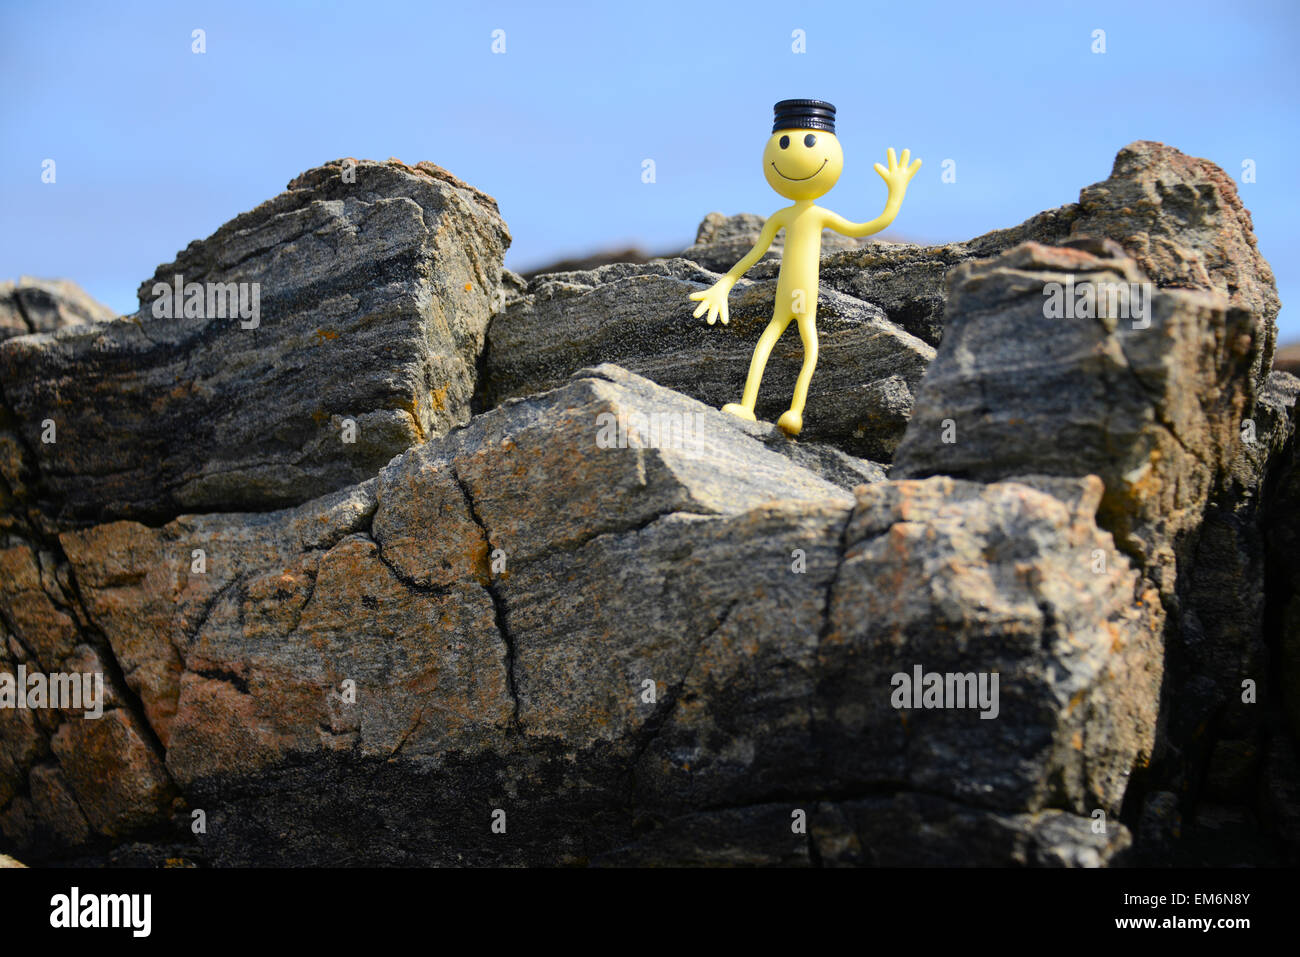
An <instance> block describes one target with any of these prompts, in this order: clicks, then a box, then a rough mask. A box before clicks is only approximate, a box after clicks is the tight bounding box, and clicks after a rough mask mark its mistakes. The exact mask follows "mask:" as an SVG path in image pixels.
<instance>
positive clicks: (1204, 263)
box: [479, 142, 1279, 461]
mask: <svg viewBox="0 0 1300 957" xmlns="http://www.w3.org/2000/svg"><path fill="white" fill-rule="evenodd" d="M762 223H763V220H762V218H761V217H759V216H755V215H752V214H740V215H738V216H732V217H725V216H723V215H722V214H720V213H710V214H709V215H708V216H707V217H706V218H705V219H704V221H703V222H702V223H701V224H700V228H699V232H698V235H697V237H696V242H695V244H694V245H693V246H691V247H690V248H688V249H686V250H685V251H683V252H682V253H681V258H680V259H669V260H658V261H652V262H650V263H647V264H632V263H625V264H618V265H611V266H606V267H602V268H599V269H595V270H590V271H586V272H566V273H553V274H549V275H538V276H534V277H532V278H531V279H530V280H528V281H527V282H526V283H523V284H522V289H520V290H513V289H512V290H511V292H510V295H509V297H508V299H509V301H508V302H507V305H506V308H505V309H504V310H503V312H502V314H501V315H500V316H499V317H498V318H497V319H496V321H494V322H493V323H492V326H491V329H490V331H489V344H488V352H487V360H486V376H485V378H484V382H483V387H482V388H481V390H480V396H479V402H480V406H481V407H490V406H492V405H494V404H496V403H498V402H500V401H501V400H503V399H505V398H509V397H514V396H521V395H528V394H530V393H532V392H537V391H540V390H543V389H549V388H554V386H555V385H557V384H558V383H559V382H561V381H563V380H564V378H565V377H566V376H568V375H570V374H571V373H573V372H574V371H575V370H577V369H578V368H581V367H582V366H585V365H590V364H593V363H596V362H601V361H609V362H617V363H618V364H620V365H622V366H624V367H626V368H628V369H630V370H632V371H634V372H637V373H639V374H641V375H645V376H649V377H650V378H652V379H654V380H655V381H656V382H659V383H660V384H662V385H666V386H668V387H670V388H673V389H677V390H679V391H681V392H684V393H686V394H688V395H691V396H693V397H695V398H697V399H699V400H701V401H703V402H707V403H709V404H710V405H715V406H720V405H722V404H724V403H726V402H732V401H737V399H738V397H739V396H740V393H741V391H742V390H743V387H744V382H745V378H746V376H747V374H748V371H749V361H750V357H751V356H752V354H753V348H754V344H755V342H756V341H757V339H758V336H759V334H760V333H761V332H762V330H763V328H764V327H765V326H766V324H767V321H768V320H769V319H770V318H771V302H772V296H773V291H774V289H775V283H776V276H777V270H778V269H779V266H780V254H781V249H782V245H781V242H780V238H781V237H780V236H779V235H778V237H777V239H778V241H777V242H775V243H774V244H773V247H772V249H771V250H770V251H769V253H768V254H767V255H766V256H765V257H764V259H763V260H761V261H760V262H759V263H758V264H757V265H756V266H754V267H753V268H752V269H751V270H750V271H749V273H748V274H747V278H746V279H744V280H741V281H740V282H739V283H737V285H736V288H735V289H734V290H733V292H732V296H731V306H732V308H731V316H732V321H731V323H730V324H729V325H727V326H724V325H721V324H717V325H714V326H708V325H707V324H705V323H704V322H703V320H699V319H694V318H693V316H692V313H693V312H694V307H695V303H694V302H692V301H690V300H689V298H688V297H689V296H690V294H691V293H692V292H696V291H698V290H700V289H703V288H706V287H707V286H708V285H710V284H712V283H713V282H714V281H716V279H717V278H718V276H717V273H720V272H725V271H726V270H727V269H729V268H731V266H732V265H734V264H735V263H736V262H737V261H738V260H739V259H740V258H741V257H742V256H743V255H744V254H745V253H746V252H748V250H749V248H750V247H751V246H752V245H753V243H754V241H755V240H756V239H757V238H758V233H759V230H760V229H761V227H762ZM1085 238H1093V239H1101V238H1109V239H1111V240H1113V241H1115V242H1117V243H1119V244H1120V246H1121V247H1123V248H1124V250H1125V251H1126V252H1127V253H1128V254H1129V255H1130V256H1132V257H1134V258H1135V259H1136V261H1137V264H1138V267H1139V268H1140V269H1142V270H1143V271H1144V272H1145V274H1146V275H1147V276H1148V277H1149V278H1150V280H1151V281H1152V282H1154V283H1155V284H1156V285H1157V286H1158V287H1160V288H1185V289H1195V290H1206V291H1215V292H1219V293H1221V294H1223V295H1224V296H1225V297H1227V300H1228V305H1229V306H1231V307H1235V308H1237V309H1238V310H1240V312H1241V314H1242V315H1249V316H1250V321H1251V326H1252V336H1253V338H1254V341H1255V349H1254V352H1253V353H1252V363H1253V365H1252V376H1253V378H1254V380H1255V381H1256V383H1257V384H1260V383H1262V379H1263V376H1264V375H1265V374H1266V373H1267V371H1268V369H1269V367H1270V362H1271V355H1272V350H1273V344H1274V339H1275V337H1276V326H1275V321H1274V320H1275V318H1276V316H1277V312H1278V308H1279V305H1278V300H1277V292H1276V287H1275V285H1274V282H1273V275H1272V272H1271V270H1270V269H1269V267H1268V264H1267V262H1265V261H1264V259H1263V257H1262V256H1260V254H1259V251H1258V248H1257V246H1256V243H1255V237H1254V232H1253V227H1252V224H1251V219H1250V214H1249V212H1247V211H1246V210H1245V208H1244V207H1243V206H1242V204H1241V200H1240V198H1239V197H1238V195H1237V192H1236V188H1235V186H1234V185H1233V183H1232V181H1231V180H1230V179H1229V178H1228V177H1226V176H1225V175H1224V174H1223V172H1222V170H1220V169H1219V168H1218V167H1216V166H1214V165H1213V164H1212V163H1209V162H1207V161H1206V160H1201V159H1195V158H1193V157H1188V156H1186V155H1184V154H1183V153H1180V152H1179V151H1178V150H1176V149H1173V148H1171V147H1168V146H1164V145H1163V144H1159V143H1150V142H1137V143H1133V144H1131V145H1130V146H1127V147H1125V148H1124V149H1123V150H1121V151H1120V153H1119V155H1118V156H1117V157H1116V160H1115V166H1114V169H1113V170H1112V172H1111V176H1110V178H1109V179H1107V180H1104V181H1103V182H1100V183H1097V184H1094V185H1093V186H1090V187H1087V188H1085V189H1084V190H1083V191H1082V192H1081V194H1080V200H1079V202H1078V203H1072V204H1068V205H1066V206H1062V207H1060V208H1059V209H1055V210H1049V211H1047V212H1043V213H1040V214H1038V215H1037V216H1034V217H1032V218H1030V219H1029V220H1027V221H1026V222H1024V223H1022V224H1021V225H1019V226H1016V227H1012V228H1010V229H1001V230H995V231H994V232H991V233H988V234H986V235H984V236H980V237H977V238H975V239H972V240H969V241H967V242H958V243H947V244H943V245H937V246H918V245H913V244H909V243H889V242H881V241H875V240H866V241H862V240H855V239H847V238H845V237H843V236H839V235H838V234H835V233H829V232H828V233H826V234H824V237H823V249H822V264H821V287H820V292H819V297H818V303H817V315H818V323H817V325H818V335H819V346H820V350H819V360H818V365H817V371H816V373H815V375H814V377H813V386H812V392H811V393H810V396H811V397H810V402H809V408H808V412H807V413H806V414H805V416H804V421H805V433H804V435H805V437H807V438H809V439H812V440H813V441H819V442H830V443H832V444H835V445H837V446H838V447H840V448H842V449H844V450H845V451H847V452H850V453H852V454H854V455H858V456H863V457H867V458H871V459H874V460H877V461H888V460H889V459H890V457H891V455H892V453H893V451H894V449H895V447H896V446H897V444H898V441H899V438H900V437H901V434H902V432H903V429H904V428H905V427H906V423H907V419H908V418H909V416H910V415H911V413H912V409H913V407H914V405H915V402H916V399H915V394H916V388H917V382H918V378H919V375H920V371H921V370H922V369H923V368H924V366H925V364H926V363H927V362H928V361H929V360H930V358H932V356H933V352H931V351H930V350H929V349H927V348H926V346H927V345H929V346H934V345H937V344H938V343H939V341H940V340H941V338H942V336H943V329H944V314H945V309H946V293H945V282H946V277H947V275H948V273H949V271H950V270H952V269H953V268H955V267H956V266H958V265H960V264H962V263H965V262H969V261H971V260H973V259H978V258H986V257H991V256H996V255H1000V254H1001V253H1004V252H1006V251H1007V250H1009V249H1011V248H1013V247H1015V246H1017V245H1019V244H1021V243H1024V242H1038V243H1042V244H1045V245H1059V244H1062V243H1065V242H1067V241H1070V240H1078V239H1085ZM682 260H685V261H682ZM917 339H920V340H922V341H921V342H917V341H916V340H917ZM802 356H803V350H802V345H801V344H800V342H799V338H798V335H797V333H796V332H795V331H793V327H792V329H791V330H789V331H787V334H786V335H784V336H783V337H782V338H781V340H780V341H779V342H778V343H777V346H776V348H775V349H774V350H773V353H772V357H771V359H770V360H769V362H768V367H767V371H766V374H765V376H764V380H763V387H762V389H761V390H760V392H759V402H758V406H757V409H756V412H757V414H758V415H759V417H760V418H763V419H766V420H768V421H775V420H776V419H777V418H778V417H779V416H780V415H781V413H782V412H784V411H785V409H786V407H787V405H788V403H789V399H790V395H791V393H792V391H793V387H794V380H795V377H796V376H797V375H798V372H799V367H800V364H801V362H802Z"/></svg>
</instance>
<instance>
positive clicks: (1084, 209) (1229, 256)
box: [1070, 140, 1281, 384]
mask: <svg viewBox="0 0 1300 957" xmlns="http://www.w3.org/2000/svg"><path fill="white" fill-rule="evenodd" d="M1070 235H1071V236H1072V237H1080V236H1094V237H1106V238H1109V239H1112V240H1114V241H1115V242H1117V243H1119V244H1120V245H1121V246H1123V247H1124V250H1125V252H1127V253H1128V254H1129V255H1130V256H1132V257H1133V258H1134V259H1135V260H1136V261H1137V264H1138V268H1139V269H1141V270H1142V271H1143V272H1144V273H1146V274H1147V275H1148V276H1149V277H1150V278H1151V279H1152V280H1153V281H1154V282H1155V283H1156V284H1157V285H1159V286H1160V287H1161V288H1170V287H1174V288H1180V289H1203V290H1209V291H1213V292H1216V293H1219V294H1220V295H1222V296H1224V297H1225V298H1226V299H1227V301H1228V305H1229V307H1231V308H1233V309H1240V310H1242V311H1244V312H1247V313H1249V314H1250V316H1251V342H1252V346H1251V360H1252V361H1251V377H1252V380H1253V381H1254V382H1256V383H1260V384H1262V382H1263V379H1264V378H1265V377H1266V376H1267V375H1268V373H1269V371H1270V369H1271V368H1272V362H1273V349H1274V346H1275V344H1276V340H1277V323H1276V319H1277V314H1278V310H1279V309H1280V308H1281V303H1280V302H1279V300H1278V296H1277V285H1276V283H1275V282H1274V279H1273V270H1272V269H1271V268H1269V265H1268V263H1267V262H1266V261H1265V260H1264V257H1263V256H1261V255H1260V252H1259V246H1258V245H1257V244H1256V241H1255V230H1254V224H1253V222H1252V221H1251V217H1250V212H1249V211H1248V210H1247V209H1246V207H1245V206H1244V205H1243V204H1242V202H1241V197H1240V196H1239V195H1238V193H1237V185H1236V183H1234V182H1233V179H1232V177H1231V176H1229V175H1228V174H1227V173H1225V172H1224V171H1223V170H1222V169H1220V168H1219V167H1218V166H1216V165H1215V164H1214V163H1211V162H1210V161H1209V160H1204V159H1198V158H1197V157H1194V156H1188V155H1186V154H1185V153H1182V152H1180V151H1178V150H1176V149H1174V148H1173V147H1172V146H1166V145H1165V144H1163V143H1154V142H1151V141H1149V140H1139V141H1138V142H1136V143H1130V144H1129V145H1128V146H1126V147H1124V148H1123V149H1122V150H1120V151H1119V153H1118V155H1116V157H1115V166H1114V168H1113V169H1112V170H1111V174H1110V178H1109V179H1107V180H1105V181H1104V182H1101V183H1095V184H1093V185H1092V186H1089V187H1086V188H1085V189H1084V190H1083V191H1082V192H1080V194H1079V212H1078V218H1077V219H1075V221H1074V223H1073V225H1072V226H1071V229H1070Z"/></svg>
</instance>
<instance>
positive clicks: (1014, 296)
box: [891, 240, 1257, 595]
mask: <svg viewBox="0 0 1300 957" xmlns="http://www.w3.org/2000/svg"><path fill="white" fill-rule="evenodd" d="M1070 277H1073V280H1072V281H1073V282H1076V283H1082V282H1084V281H1085V279H1084V277H1086V281H1087V282H1090V283H1093V284H1097V285H1095V286H1094V287H1093V288H1094V289H1101V290H1104V289H1105V288H1106V286H1103V285H1100V284H1116V285H1118V284H1125V287H1126V288H1127V287H1128V285H1129V284H1137V286H1136V287H1135V288H1139V289H1145V290H1146V291H1147V293H1149V295H1150V300H1149V307H1148V308H1147V309H1146V312H1147V313H1149V314H1148V315H1146V316H1145V317H1143V318H1139V317H1137V316H1136V315H1132V316H1131V317H1130V318H1121V316H1123V315H1130V313H1126V312H1125V311H1124V309H1123V307H1122V306H1117V305H1116V304H1115V303H1113V302H1109V301H1103V302H1101V305H1102V306H1104V307H1105V308H1104V309H1101V310H1099V311H1101V312H1102V316H1101V317H1100V318H1048V316H1047V314H1046V313H1047V310H1048V308H1049V304H1050V302H1051V297H1050V296H1045V293H1048V292H1051V291H1052V289H1053V286H1052V284H1057V288H1061V287H1064V284H1065V283H1066V282H1067V281H1071V280H1070ZM1102 298H1103V299H1105V297H1102ZM1133 311H1134V312H1136V306H1134V307H1133ZM1252 323H1253V319H1252V317H1251V314H1250V313H1247V312H1245V311H1243V310H1240V309H1235V308H1232V307H1230V306H1228V305H1227V304H1226V302H1225V300H1224V299H1223V298H1222V297H1220V296H1218V295H1217V294H1216V293H1210V292H1188V291H1183V290H1164V289H1153V288H1152V286H1151V284H1150V282H1149V280H1148V278H1147V277H1145V276H1144V275H1143V274H1142V273H1141V272H1140V271H1139V270H1138V269H1137V267H1136V265H1135V264H1134V263H1133V261H1132V260H1130V259H1128V258H1126V257H1125V256H1124V255H1123V254H1122V252H1121V251H1120V250H1119V249H1118V247H1116V246H1115V245H1114V244H1112V243H1110V242H1109V241H1101V242H1097V241H1093V240H1081V241H1078V242H1077V243H1076V244H1074V245H1072V246H1071V247H1068V248H1066V247H1046V246H1041V245H1038V244H1036V243H1026V244H1024V245H1023V246H1019V247H1016V248H1015V249H1012V250H1010V251H1008V252H1007V253H1004V254H1003V255H1001V256H999V257H997V258H995V259H993V260H990V261H986V262H975V263H969V264H966V265H963V266H960V267H958V268H957V269H956V270H954V272H953V273H952V275H951V277H950V285H949V311H948V328H947V331H946V333H945V335H944V341H943V344H942V347H941V348H940V350H939V354H938V356H937V357H936V359H935V361H934V362H933V363H932V364H931V366H930V368H929V370H928V371H927V373H926V377H925V379H924V381H923V383H922V385H921V387H920V399H919V401H918V405H917V408H916V410H915V412H914V413H913V415H912V418H911V420H910V422H909V423H908V427H907V432H906V433H905V435H904V437H903V440H902V442H901V444H900V446H899V448H898V450H897V453H896V455H895V460H894V470H893V472H892V473H891V474H893V475H895V476H899V477H920V476H925V475H934V474H945V475H957V476H962V477H965V478H975V479H980V480H982V481H993V480H995V479H998V478H1002V477H1005V476H1008V475H1014V474H1025V473H1041V474H1047V475H1062V476H1082V475H1089V474H1093V475H1098V476H1100V477H1101V478H1102V480H1103V482H1104V483H1105V486H1106V492H1105V495H1104V496H1103V499H1102V503H1101V509H1102V519H1101V520H1102V524H1103V525H1104V526H1105V527H1107V528H1108V529H1110V530H1111V531H1112V532H1113V533H1114V534H1115V536H1116V541H1117V543H1118V544H1119V546H1120V547H1121V548H1122V549H1123V550H1125V551H1126V552H1127V553H1129V554H1130V555H1133V556H1135V557H1137V559H1138V560H1139V562H1140V563H1141V565H1142V566H1143V568H1144V570H1145V572H1146V574H1148V575H1149V576H1150V577H1151V579H1152V580H1153V581H1154V582H1155V583H1156V584H1157V585H1158V586H1159V587H1160V588H1161V589H1162V592H1163V593H1164V594H1166V595H1169V594H1172V589H1173V584H1174V570H1175V564H1176V562H1175V556H1176V553H1177V552H1178V551H1179V550H1180V549H1184V548H1186V547H1187V546H1188V544H1189V542H1190V541H1191V539H1192V537H1193V536H1194V533H1195V532H1196V531H1197V530H1198V528H1199V525H1200V520H1201V516H1202V513H1203V512H1204V510H1205V506H1206V504H1207V502H1208V500H1209V497H1210V493H1211V491H1212V489H1213V488H1214V486H1215V484H1216V480H1217V478H1218V475H1219V473H1220V472H1221V471H1223V470H1224V469H1225V468H1226V466H1227V463H1228V462H1229V461H1230V459H1231V458H1232V457H1233V456H1234V455H1235V454H1236V449H1237V445H1238V442H1239V434H1238V433H1239V429H1240V422H1241V420H1242V417H1243V414H1244V412H1245V410H1246V409H1247V408H1248V407H1249V402H1250V398H1251V396H1252V389H1251V386H1250V381H1251V380H1250V369H1251V365H1252V362H1253V361H1254V360H1255V358H1256V357H1257V356H1256V348H1255V345H1254V340H1253V338H1252V336H1251V328H1252Z"/></svg>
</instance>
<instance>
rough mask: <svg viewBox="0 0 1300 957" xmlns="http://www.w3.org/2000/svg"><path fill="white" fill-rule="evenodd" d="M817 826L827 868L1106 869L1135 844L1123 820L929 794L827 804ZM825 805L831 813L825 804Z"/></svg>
mask: <svg viewBox="0 0 1300 957" xmlns="http://www.w3.org/2000/svg"><path fill="white" fill-rule="evenodd" d="M829 809H830V810H832V811H833V812H834V813H833V814H832V816H831V819H830V821H828V822H827V823H826V824H825V825H822V824H820V822H819V824H817V825H814V830H813V837H814V845H815V847H816V848H817V850H818V856H819V857H820V860H821V862H822V864H823V865H824V866H828V867H836V866H849V865H855V866H856V865H870V866H874V867H952V866H965V867H1006V866H1008V865H1013V866H1020V867H1102V866H1105V865H1107V864H1109V863H1111V862H1112V860H1114V859H1115V858H1116V857H1118V856H1119V855H1120V854H1121V853H1122V852H1123V851H1124V850H1125V849H1126V848H1128V847H1129V845H1130V844H1131V843H1132V836H1131V835H1130V834H1129V831H1128V829H1127V828H1125V827H1124V825H1123V824H1120V823H1118V822H1112V823H1109V824H1107V825H1106V829H1105V830H1104V831H1102V832H1101V833H1097V832H1096V830H1095V829H1094V826H1093V825H1094V821H1093V820H1092V819H1089V818H1082V817H1078V816H1077V815H1074V814H1070V813H1068V812H1065V811H1057V810H1052V811H1040V812H1037V813H1032V814H994V813H990V812H988V811H983V810H980V809H976V808H970V807H965V806H963V805H960V804H955V803H953V802H951V801H945V800H943V799H942V798H937V797H933V796H931V795H927V794H896V795H894V796H892V797H880V798H868V799H866V800H862V801H851V802H845V803H844V804H842V805H839V806H829ZM818 810H819V814H818V816H819V817H822V816H824V815H825V811H826V810H828V806H827V805H823V806H822V807H821V808H819V809H818Z"/></svg>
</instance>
